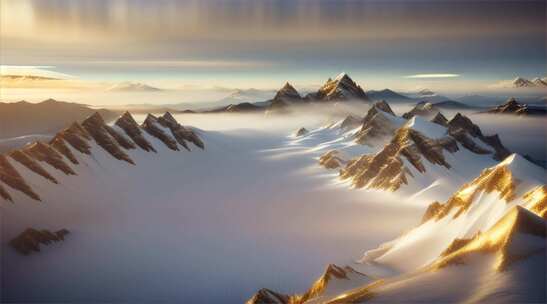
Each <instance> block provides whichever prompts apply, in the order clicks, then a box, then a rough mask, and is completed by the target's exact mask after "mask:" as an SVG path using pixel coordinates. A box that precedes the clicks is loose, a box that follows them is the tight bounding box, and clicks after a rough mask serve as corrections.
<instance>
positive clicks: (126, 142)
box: [104, 125, 135, 150]
mask: <svg viewBox="0 0 547 304" xmlns="http://www.w3.org/2000/svg"><path fill="white" fill-rule="evenodd" d="M104 129H105V130H106V132H108V134H109V135H110V136H112V138H114V139H115V140H116V141H117V142H118V144H119V145H120V146H122V147H123V148H124V149H126V150H131V149H135V144H133V143H132V142H131V141H130V140H129V139H127V138H126V137H125V136H123V135H122V134H120V133H118V132H116V130H114V128H112V127H111V126H109V125H105V126H104Z"/></svg>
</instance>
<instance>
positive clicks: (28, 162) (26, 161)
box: [9, 150, 58, 184]
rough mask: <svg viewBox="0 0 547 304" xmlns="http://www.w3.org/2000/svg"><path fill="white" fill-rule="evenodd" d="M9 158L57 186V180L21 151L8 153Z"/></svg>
mask: <svg viewBox="0 0 547 304" xmlns="http://www.w3.org/2000/svg"><path fill="white" fill-rule="evenodd" d="M9 156H11V158H13V159H14V160H16V161H18V162H19V163H21V164H22V165H23V166H25V167H27V168H28V169H29V170H31V171H33V172H34V173H36V174H38V175H41V176H43V177H44V178H46V179H48V180H50V181H51V182H53V183H55V184H57V183H58V182H57V180H56V179H55V178H54V177H53V176H51V174H49V173H48V172H47V171H46V170H45V169H44V168H43V167H42V166H41V165H40V164H39V163H38V162H36V161H35V160H34V159H33V158H31V157H30V156H29V155H28V154H26V153H25V152H23V151H21V150H15V151H12V152H10V153H9Z"/></svg>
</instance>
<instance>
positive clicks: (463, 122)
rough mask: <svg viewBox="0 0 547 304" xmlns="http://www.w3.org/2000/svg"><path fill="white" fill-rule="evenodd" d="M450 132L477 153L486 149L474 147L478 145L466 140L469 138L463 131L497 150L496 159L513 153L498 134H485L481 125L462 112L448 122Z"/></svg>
mask: <svg viewBox="0 0 547 304" xmlns="http://www.w3.org/2000/svg"><path fill="white" fill-rule="evenodd" d="M448 133H449V134H450V135H451V136H453V137H454V138H456V139H457V140H458V141H459V142H461V143H462V145H463V146H464V147H466V148H468V149H469V150H471V151H477V152H476V153H481V154H482V152H480V151H479V149H480V150H484V149H481V148H479V147H474V146H475V145H476V144H474V143H473V144H472V145H470V144H469V143H466V141H469V140H466V139H465V138H464V137H465V136H463V135H462V133H466V134H468V135H470V136H472V137H474V138H478V139H479V140H481V141H482V142H484V143H486V144H487V145H489V146H491V147H492V148H493V150H494V151H495V153H494V159H496V160H502V159H504V158H506V157H507V156H509V155H510V154H511V152H510V151H509V150H508V149H507V148H505V147H504V146H503V144H502V143H501V141H500V139H499V136H498V135H497V134H494V135H487V136H485V135H483V133H482V131H481V129H480V128H479V126H477V125H476V124H474V123H473V122H472V121H471V119H469V118H468V117H466V116H464V115H462V114H460V113H458V114H456V115H455V116H454V118H452V119H451V120H450V121H449V122H448Z"/></svg>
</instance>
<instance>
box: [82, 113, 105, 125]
mask: <svg viewBox="0 0 547 304" xmlns="http://www.w3.org/2000/svg"><path fill="white" fill-rule="evenodd" d="M86 122H88V123H94V124H101V125H103V124H105V122H104V119H103V117H102V116H101V114H100V113H99V112H95V113H93V114H91V115H90V116H89V117H88V118H86V119H85V120H84V121H83V122H82V124H84V123H86Z"/></svg>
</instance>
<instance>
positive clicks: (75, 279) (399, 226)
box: [0, 115, 423, 303]
mask: <svg viewBox="0 0 547 304" xmlns="http://www.w3.org/2000/svg"><path fill="white" fill-rule="evenodd" d="M137 119H138V120H140V121H139V123H140V122H142V120H143V119H144V117H137ZM176 119H177V120H178V121H179V122H181V123H183V124H184V125H192V126H195V127H199V128H200V129H197V130H196V132H198V134H199V136H200V138H201V139H202V140H203V141H204V143H205V150H204V151H201V150H200V149H198V148H195V147H193V146H192V148H193V149H192V151H191V152H188V151H180V152H175V151H172V150H169V149H168V148H167V147H166V146H165V145H164V144H162V143H161V142H159V140H157V139H156V138H154V137H152V136H149V135H148V134H146V133H145V134H144V136H145V137H146V139H147V140H148V141H150V142H151V143H152V145H153V146H154V147H155V148H156V149H157V150H158V153H148V152H144V151H142V150H140V149H136V150H131V151H129V152H128V154H129V155H130V157H131V158H132V159H133V160H134V161H135V163H136V164H137V165H136V166H133V165H130V164H128V163H126V162H122V161H118V160H115V159H114V158H112V157H111V156H110V155H108V154H106V152H104V150H102V149H100V148H98V147H97V146H94V147H93V151H92V155H93V156H92V157H88V156H85V155H82V154H80V153H78V152H77V151H75V150H73V152H74V154H77V155H79V160H80V162H81V163H82V164H81V165H79V166H73V168H74V170H75V171H76V172H77V174H78V175H77V176H66V175H64V174H63V173H60V171H57V170H55V169H53V168H48V169H49V170H48V171H50V172H52V173H53V174H54V177H55V178H56V179H57V180H58V181H59V182H60V185H53V184H52V183H50V182H48V181H46V180H45V179H43V178H41V177H39V176H38V175H36V174H34V173H33V172H31V171H29V170H27V169H26V167H23V166H22V165H20V164H19V163H16V162H15V161H11V163H12V164H13V165H14V166H16V168H17V170H18V171H19V172H21V174H22V175H24V178H25V179H26V180H27V181H29V184H31V186H32V187H33V189H35V190H36V191H37V192H39V193H40V196H41V197H42V199H43V202H36V201H31V200H30V199H28V198H27V197H26V196H24V195H22V194H20V193H19V192H17V191H11V193H12V194H13V196H14V202H15V203H14V204H11V203H9V202H4V201H1V202H0V219H1V241H2V242H1V253H2V255H1V259H2V263H1V271H0V272H1V274H2V277H1V279H2V281H1V298H2V301H8V302H38V301H42V302H83V301H85V302H129V303H130V302H179V303H182V302H184V303H242V302H244V301H245V300H246V299H248V297H249V295H251V294H253V293H254V292H256V290H258V289H260V288H261V287H263V286H268V287H270V288H272V289H274V290H277V291H279V292H284V293H294V292H298V291H300V290H304V289H305V288H307V287H308V286H309V285H310V283H311V280H312V278H315V277H317V276H319V275H320V274H321V271H322V269H324V265H326V264H329V263H338V264H342V265H344V264H351V263H352V262H353V260H352V259H354V258H358V257H359V256H360V255H361V254H362V252H363V249H364V248H374V247H375V246H377V245H378V244H380V243H382V242H385V241H386V240H389V239H394V238H395V237H396V236H398V235H400V234H401V233H402V232H403V231H404V230H407V229H408V228H410V227H413V226H415V225H416V224H417V223H418V222H419V220H420V217H421V214H422V212H423V207H416V206H413V205H410V204H404V203H403V198H401V197H399V196H397V195H396V194H388V193H381V192H373V191H367V190H349V189H348V187H347V185H344V184H340V183H339V182H338V179H337V178H336V174H335V173H333V172H329V171H326V170H325V169H324V168H322V167H320V166H319V164H318V162H317V158H318V157H319V156H320V155H321V154H323V153H324V152H326V151H328V150H331V149H340V150H342V152H344V153H348V154H349V155H357V154H362V153H365V152H366V151H365V150H363V149H371V148H367V147H365V146H361V145H355V144H354V143H353V142H352V139H351V138H346V139H344V138H342V139H337V140H335V138H339V137H340V135H339V134H338V133H336V134H337V135H336V136H334V135H335V132H339V131H338V130H334V129H328V128H323V129H321V130H322V132H319V131H317V129H316V128H317V127H318V126H320V125H321V124H318V123H317V121H320V122H324V121H326V119H325V120H324V119H317V117H315V118H313V119H312V118H309V117H308V118H306V117H300V118H291V119H271V120H267V122H265V121H266V120H265V119H264V117H258V116H257V117H256V118H252V117H251V116H246V119H242V117H238V116H237V115H232V116H222V115H218V116H216V115H209V116H205V115H203V116H202V115H179V116H177V117H176ZM300 127H306V128H307V129H309V130H316V131H311V132H310V134H308V135H306V136H304V137H302V138H293V137H291V136H290V135H288V134H291V132H292V131H294V130H296V129H298V128H300ZM329 132H331V133H332V134H331V133H329ZM350 132H351V131H350ZM329 139H330V140H332V141H331V142H330V143H327V141H328V140H329ZM320 143H321V145H319V146H318V144H320ZM371 152H374V151H371ZM10 160H11V159H10ZM43 166H49V165H47V164H43ZM27 227H34V228H38V229H51V230H56V229H61V228H66V229H68V230H70V231H71V233H70V234H69V235H68V236H67V237H66V240H65V241H64V242H62V243H57V244H53V245H50V246H43V247H42V251H41V252H40V253H34V254H31V255H29V256H20V255H19V254H17V253H16V252H15V251H14V250H13V249H12V248H11V247H9V246H8V244H7V243H8V242H9V240H10V239H11V238H13V237H14V236H16V235H17V234H19V233H20V232H22V231H23V230H24V229H25V228H27Z"/></svg>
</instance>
